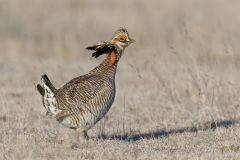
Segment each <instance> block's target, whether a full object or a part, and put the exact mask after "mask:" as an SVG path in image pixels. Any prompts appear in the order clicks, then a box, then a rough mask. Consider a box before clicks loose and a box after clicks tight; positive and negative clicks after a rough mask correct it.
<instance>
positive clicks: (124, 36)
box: [116, 34, 127, 42]
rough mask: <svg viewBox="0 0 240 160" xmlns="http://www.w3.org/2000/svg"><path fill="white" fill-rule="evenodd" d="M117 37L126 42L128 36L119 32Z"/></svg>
mask: <svg viewBox="0 0 240 160" xmlns="http://www.w3.org/2000/svg"><path fill="white" fill-rule="evenodd" d="M116 39H117V40H119V41H121V42H125V41H126V40H127V36H126V35H124V34H118V35H117V36H116Z"/></svg>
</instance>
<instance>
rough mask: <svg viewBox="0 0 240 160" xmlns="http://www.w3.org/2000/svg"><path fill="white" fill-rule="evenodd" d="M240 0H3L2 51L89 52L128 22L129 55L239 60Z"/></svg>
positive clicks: (31, 54) (11, 55) (71, 55)
mask: <svg viewBox="0 0 240 160" xmlns="http://www.w3.org/2000/svg"><path fill="white" fill-rule="evenodd" d="M239 9H240V5H239V2H238V1H237V0H232V1H230V2H229V1H226V0H210V1H209V0H201V1H200V0H198V1H197V0H183V1H178V0H171V1H168V0H161V1H156V0H149V1H144V0H133V1H128V0H121V1H111V0H105V1H101V0H100V1H93V0H89V1H84V0H61V1H54V0H52V1H49V0H34V1H32V0H21V1H16V0H0V56H1V59H2V58H7V59H18V57H21V58H26V57H27V58H34V59H39V58H40V59H42V58H46V57H48V58H49V57H50V58H54V59H64V60H65V59H66V58H67V59H75V58H79V57H82V56H86V55H87V56H89V55H88V54H87V51H85V49H84V48H85V47H86V46H88V45H91V44H92V43H94V42H96V41H99V40H108V39H110V38H111V36H112V33H113V32H114V31H115V30H116V29H117V28H119V27H121V26H122V27H126V28H127V29H128V30H129V32H130V34H131V35H132V36H133V37H134V38H135V39H136V41H137V43H136V44H134V47H131V49H130V50H131V51H130V52H133V53H131V54H129V56H130V57H133V58H136V57H139V56H141V57H144V56H146V57H149V56H152V55H154V54H156V55H161V56H164V57H170V56H171V59H172V58H173V59H174V58H176V59H178V60H179V59H187V60H188V59H191V58H193V59H195V60H197V61H198V62H199V61H208V62H209V61H214V62H216V61H220V60H224V61H231V62H232V61H233V60H234V61H235V62H236V63H237V59H239V55H240V53H238V52H239V50H240V45H239V44H238V43H239V40H240V32H239V31H240V29H239V24H240V16H239Z"/></svg>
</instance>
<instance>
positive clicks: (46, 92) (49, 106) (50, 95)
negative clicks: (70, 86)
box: [36, 74, 59, 115]
mask: <svg viewBox="0 0 240 160" xmlns="http://www.w3.org/2000/svg"><path fill="white" fill-rule="evenodd" d="M41 81H42V84H37V86H36V88H37V90H38V92H39V93H40V94H41V95H42V96H43V101H42V102H43V105H44V107H45V108H46V110H47V114H54V115H55V114H56V113H57V112H58V111H59V110H58V109H57V102H56V98H55V94H54V93H55V91H56V90H57V89H56V88H55V87H54V86H53V84H52V83H51V81H50V80H49V78H48V76H47V75H46V74H44V75H42V77H41Z"/></svg>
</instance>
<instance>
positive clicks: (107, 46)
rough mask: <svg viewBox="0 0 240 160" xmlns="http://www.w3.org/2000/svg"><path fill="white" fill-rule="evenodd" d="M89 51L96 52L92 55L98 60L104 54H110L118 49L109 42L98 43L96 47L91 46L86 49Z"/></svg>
mask: <svg viewBox="0 0 240 160" xmlns="http://www.w3.org/2000/svg"><path fill="white" fill-rule="evenodd" d="M86 49H87V50H94V51H95V52H93V53H92V57H94V58H97V57H99V56H101V55H102V54H107V53H110V52H111V51H112V50H116V47H115V46H114V45H113V44H111V43H108V42H104V41H101V42H98V43H97V44H95V45H92V46H89V47H87V48H86Z"/></svg>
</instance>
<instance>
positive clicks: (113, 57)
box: [110, 51, 117, 65]
mask: <svg viewBox="0 0 240 160" xmlns="http://www.w3.org/2000/svg"><path fill="white" fill-rule="evenodd" d="M116 61H117V54H116V52H115V51H112V52H111V53H110V63H111V65H113V64H114V63H115V62H116Z"/></svg>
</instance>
